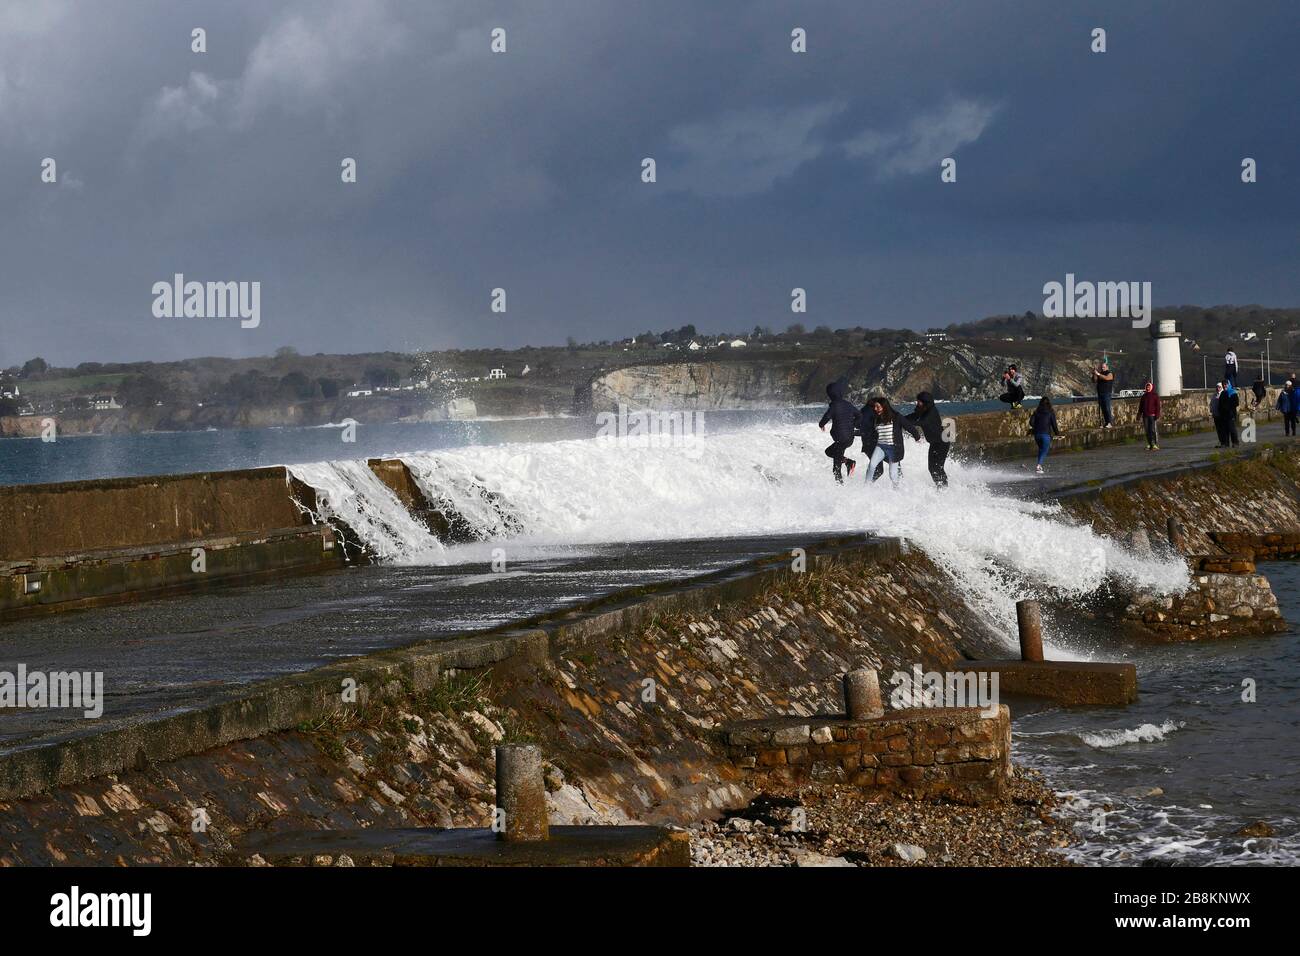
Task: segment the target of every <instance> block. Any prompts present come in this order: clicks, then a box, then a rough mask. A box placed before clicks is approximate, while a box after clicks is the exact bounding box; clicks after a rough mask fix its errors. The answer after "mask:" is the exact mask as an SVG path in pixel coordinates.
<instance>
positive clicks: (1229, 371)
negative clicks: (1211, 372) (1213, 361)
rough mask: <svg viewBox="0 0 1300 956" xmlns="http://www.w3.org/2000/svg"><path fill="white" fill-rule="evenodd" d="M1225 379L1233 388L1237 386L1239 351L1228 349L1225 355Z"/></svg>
mask: <svg viewBox="0 0 1300 956" xmlns="http://www.w3.org/2000/svg"><path fill="white" fill-rule="evenodd" d="M1223 381H1224V382H1226V383H1227V384H1228V385H1230V386H1231V387H1233V388H1236V387H1237V353H1236V352H1234V351H1233V350H1232V349H1228V352H1227V354H1226V355H1224V356H1223Z"/></svg>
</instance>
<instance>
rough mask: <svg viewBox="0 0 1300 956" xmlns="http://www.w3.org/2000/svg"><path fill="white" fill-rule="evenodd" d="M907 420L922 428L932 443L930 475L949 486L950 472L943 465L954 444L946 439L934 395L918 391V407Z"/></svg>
mask: <svg viewBox="0 0 1300 956" xmlns="http://www.w3.org/2000/svg"><path fill="white" fill-rule="evenodd" d="M907 420H908V421H910V422H912V423H913V424H914V425H916V426H917V427H918V428H920V429H921V434H923V435H924V436H925V440H926V442H927V443H929V445H930V457H929V461H928V462H927V464H928V465H929V467H930V477H931V478H933V479H934V483H935V484H936V485H938V486H939V487H940V488H947V487H948V473H947V472H946V471H944V470H943V466H944V463H945V462H946V461H947V460H948V449H949V448H951V447H952V445H951V443H949V442H947V441H945V440H944V437H943V419H942V418H941V417H940V416H939V410H938V409H937V408H935V407H934V396H932V395H931V394H930V393H929V392H920V393H918V394H917V396H916V408H914V409H913V410H912V411H911V412H909V413H908V414H907Z"/></svg>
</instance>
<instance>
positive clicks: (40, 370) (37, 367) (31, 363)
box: [18, 357, 50, 378]
mask: <svg viewBox="0 0 1300 956" xmlns="http://www.w3.org/2000/svg"><path fill="white" fill-rule="evenodd" d="M49 370H50V365H49V363H48V362H46V361H45V359H43V358H39V357H38V358H34V359H28V360H27V361H26V362H24V363H23V370H22V371H21V372H19V373H18V374H19V375H20V376H21V377H22V378H34V377H36V376H38V375H44V374H45V373H46V372H48V371H49Z"/></svg>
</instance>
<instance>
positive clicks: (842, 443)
mask: <svg viewBox="0 0 1300 956" xmlns="http://www.w3.org/2000/svg"><path fill="white" fill-rule="evenodd" d="M847 390H848V385H847V383H846V382H845V381H844V380H843V379H840V380H839V381H838V382H831V383H830V384H829V385H827V386H826V397H827V398H828V399H830V405H829V406H827V408H826V414H825V415H823V416H822V420H821V421H820V422H818V427H820V428H821V430H822V431H825V430H826V425H827V423H828V422H829V423H830V426H831V443H830V445H828V446H827V447H826V456H827V457H828V458H830V460H831V473H832V474H833V475H834V476H835V480H836V481H837V482H838V483H839V484H841V485H842V484H844V475H843V474H842V471H843V468H844V466H845V465H848V466H849V477H850V478H852V477H853V468H854V466H855V465H857V462H855V461H854V460H853V459H852V458H846V457H844V452H845V451H847V450H848V447H849V446H850V445H852V444H853V436H854V434H855V433H856V429H857V424H858V410H857V409H856V408H854V407H853V406H852V405H851V404H849V402H848V401H847V400H846V399H845V398H844V393H845V392H846V391H847Z"/></svg>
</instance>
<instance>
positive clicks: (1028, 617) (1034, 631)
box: [1016, 601, 1043, 661]
mask: <svg viewBox="0 0 1300 956" xmlns="http://www.w3.org/2000/svg"><path fill="white" fill-rule="evenodd" d="M1016 626H1017V628H1018V629H1019V631H1020V659H1021V660H1022V661H1041V660H1042V659H1043V609H1042V608H1041V607H1039V605H1038V602H1037V601H1017V602H1016Z"/></svg>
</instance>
